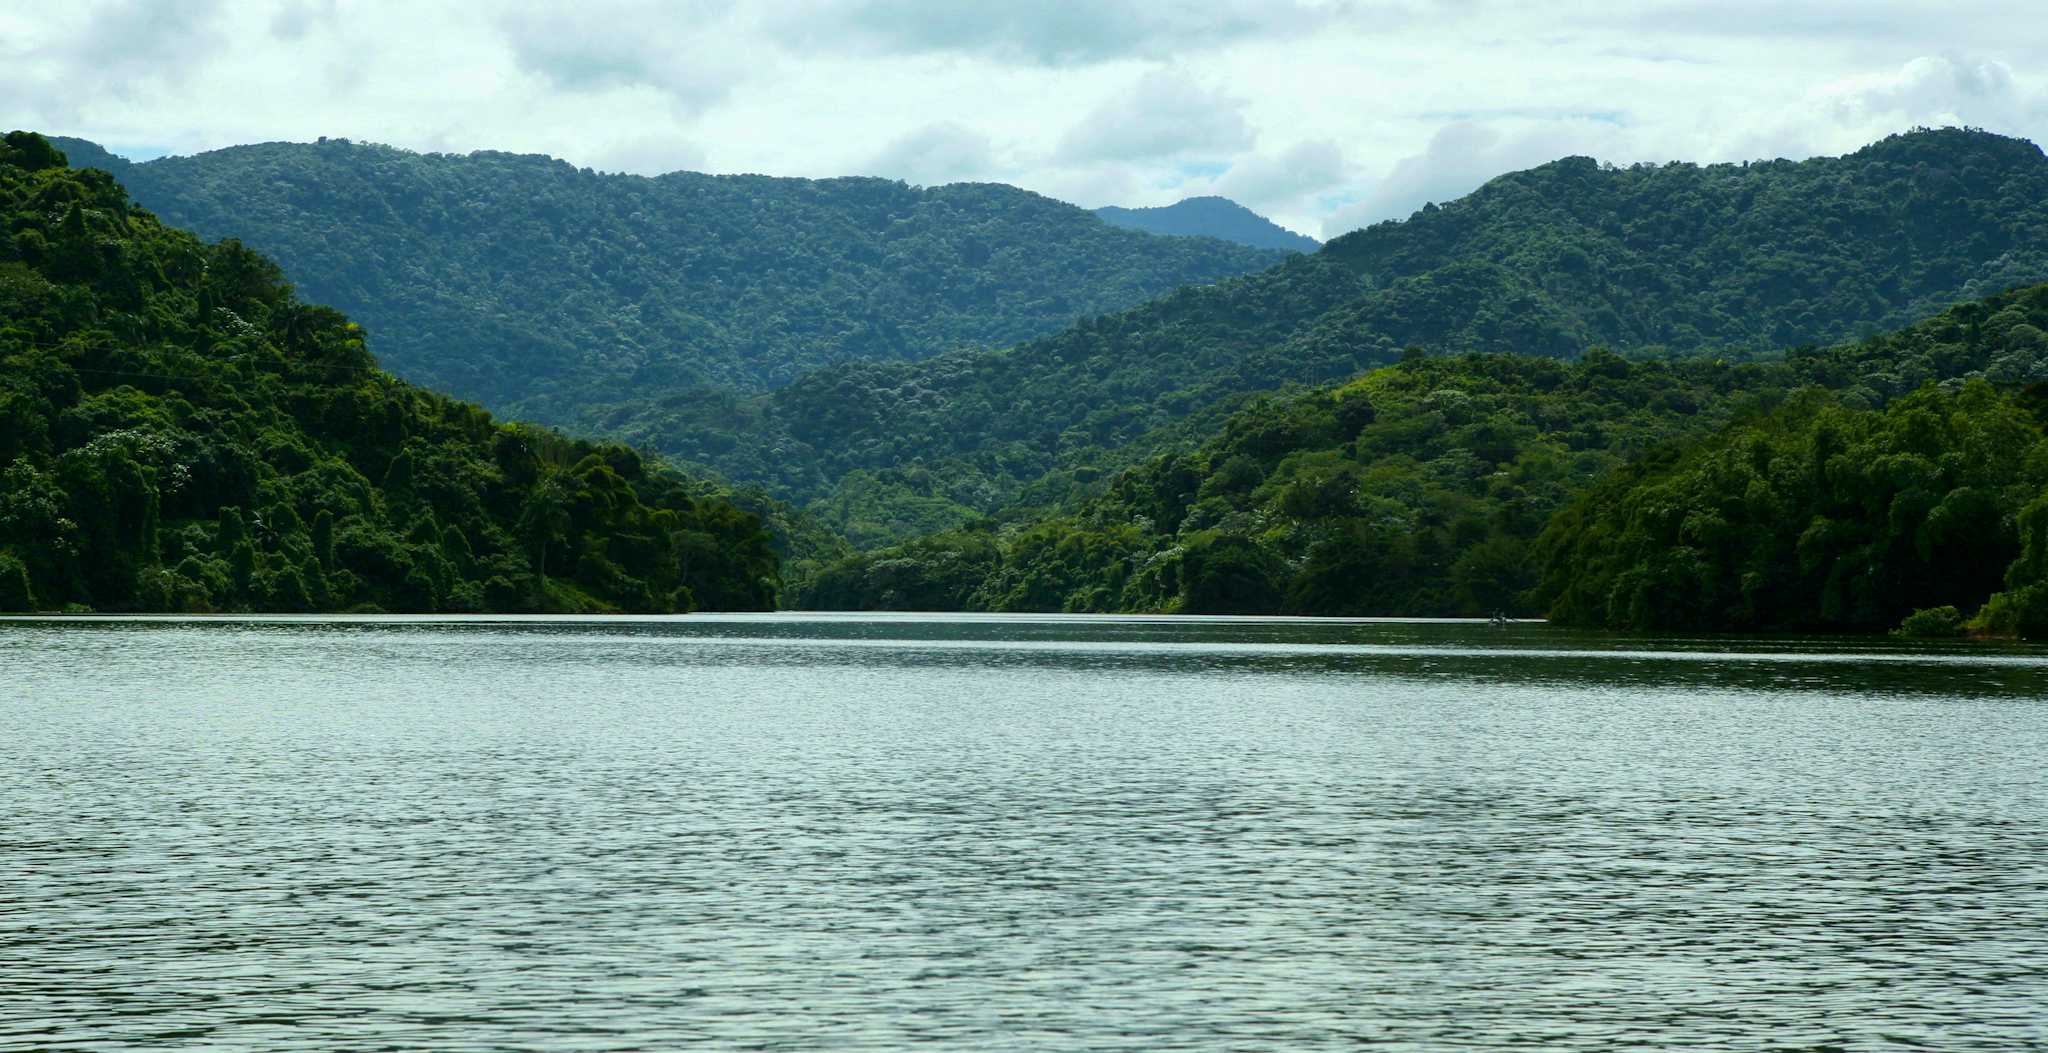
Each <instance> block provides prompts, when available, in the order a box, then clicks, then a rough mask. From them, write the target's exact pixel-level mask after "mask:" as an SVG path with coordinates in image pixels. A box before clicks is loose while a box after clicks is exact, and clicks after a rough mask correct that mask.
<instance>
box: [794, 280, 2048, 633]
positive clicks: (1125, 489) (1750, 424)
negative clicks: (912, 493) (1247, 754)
mask: <svg viewBox="0 0 2048 1053" xmlns="http://www.w3.org/2000/svg"><path fill="white" fill-rule="evenodd" d="M2044 329H2048V285H2043V286H2036V287H2032V288H2029V289H2024V290H2019V291H2015V292H2013V293H2009V294H2005V295H2001V296H1999V297H1995V298H1992V299H1990V300H1988V301H1984V302H1977V303H1970V304H1964V305H1961V306H1958V307H1956V308H1954V309H1952V310H1950V311H1947V312H1944V313H1943V314H1941V315H1939V316H1937V317H1935V318H1933V319H1930V320H1928V321H1926V322H1924V323H1921V324H1918V325H1915V326H1913V327H1910V328H1908V329H1906V330H1904V331H1902V332H1899V333H1895V334H1892V335H1889V336H1886V337H1883V338H1873V339H1870V340H1866V341H1863V342H1859V343H1852V344H1844V345H1840V346H1836V347H1832V348H1827V349H1815V348H1804V349H1799V350H1796V351H1794V352H1792V353H1791V354H1789V355H1786V356H1783V357H1782V358H1776V359H1767V360H1763V361H1754V362H1731V361H1728V360H1726V359H1723V358H1710V357H1705V356H1693V357H1687V358H1679V359H1675V360H1651V361H1634V362H1631V361H1629V360H1627V359H1624V358H1622V357H1620V356H1618V355H1615V354H1613V353H1611V352H1606V351H1596V352H1593V353H1590V354H1588V355H1586V356H1585V357H1583V358H1582V359H1580V360H1579V361H1577V362H1569V363H1568V362H1561V361H1558V360H1555V359H1549V358H1537V357H1531V356H1524V355H1496V354H1480V353H1472V354H1467V355H1463V356H1458V357H1439V356H1430V355H1423V354H1412V355H1410V356H1408V357H1407V358H1406V359H1404V360H1403V361H1402V362H1401V363H1400V364H1398V365H1395V366H1390V367H1385V368H1382V369H1379V370H1375V371H1372V372H1370V373H1367V374H1365V375H1364V376H1362V377H1359V378H1357V379H1355V380H1352V381H1350V382H1347V383H1343V384H1339V385H1335V386H1331V387H1325V388H1320V389H1315V390H1310V391H1302V392H1296V393H1292V394H1287V395H1282V396H1277V397H1271V398H1263V399H1260V400H1258V401H1256V402H1254V403H1253V404H1252V405H1250V406H1248V407H1247V408H1245V409H1244V410H1242V411H1240V412H1238V413H1236V414H1234V415H1233V416H1231V417H1230V419H1229V420H1228V421H1227V422H1226V423H1225V424H1224V426H1223V427H1222V428H1221V429H1219V430H1218V432H1217V433H1216V434H1214V435H1213V436H1212V437H1210V438H1209V439H1208V441H1206V442H1205V443H1203V444H1202V445H1201V446H1199V447H1198V448H1196V449H1194V450H1192V451H1189V452H1185V453H1170V454H1165V455H1162V456H1159V457H1157V458H1155V459H1153V460H1151V461H1150V462H1148V463H1146V464H1144V465H1142V466H1140V467H1138V468H1136V469H1133V470H1130V471H1127V472H1124V473H1120V474H1119V475H1117V476H1116V477H1115V478H1113V479H1112V480H1110V482H1109V483H1108V485H1107V486H1106V487H1105V488H1104V490H1103V492H1102V493H1101V494H1100V495H1098V496H1096V497H1094V498H1093V499H1091V500H1089V501H1087V502H1086V503H1084V504H1083V505H1082V506H1081V507H1080V508H1079V509H1078V510H1077V511H1076V512H1075V513H1073V514H1071V515H1063V516H1057V517H1052V518H1048V519H1044V520H1040V521H1037V522H1031V523H1027V524H1023V525H1020V526H1012V527H1007V528H998V527H997V526H996V525H995V524H992V523H984V524H981V525H980V526H979V527H978V528H973V529H962V530H956V531H951V532H947V533H942V534H938V535H935V536H932V537H927V538H922V539H919V540H916V541H913V542H909V543H907V544H904V545H902V546H899V547H897V548H892V549H886V550H883V551H880V552H874V553H868V554H863V555H860V556H856V557H853V558H849V559H846V560H843V561H841V562H839V563H837V564H834V565H833V566H831V567H829V568H827V569H826V570H825V571H824V572H823V573H821V574H819V575H818V576H817V578H816V579H815V581H813V582H811V583H810V585H809V586H808V587H807V590H806V592H805V594H804V596H803V602H804V603H805V604H806V605H809V606H815V607H821V608H849V609H862V608H869V609H872V608H881V609H888V608H898V609H941V610H958V609H965V610H999V611H1002V610H1007V611H1062V610H1064V611H1169V612H1181V613H1238V614H1263V613H1277V612H1290V613H1302V614H1326V615H1409V616H1412V615H1483V614H1488V613H1492V612H1496V611H1507V612H1510V613H1513V614H1519V615H1533V614H1540V613H1544V612H1545V611H1546V610H1554V612H1555V613H1556V614H1557V615H1559V616H1560V617H1563V618H1565V619H1566V620H1570V621H1575V622H1583V623H1592V624H1605V625H1617V626H1629V627H1641V628H1673V627H1689V628H1723V629H1725V628H1834V629H1873V628H1875V629H1882V628H1888V627H1891V626H1894V625H1897V624H1898V623H1899V621H1900V619H1901V618H1902V617H1903V616H1904V615H1905V614H1907V613H1909V612H1911V611H1912V610H1914V609H1915V608H1916V607H1936V606H1943V605H1954V606H1959V607H1961V608H1962V609H1963V610H1964V611H1968V610H1972V609H1975V608H1976V607H1977V606H1978V605H1979V604H1983V603H1985V602H1986V600H1987V598H1988V597H1990V596H1991V595H1992V593H1993V592H1995V591H1997V590H1998V589H1999V588H2000V587H2001V583H2002V582H2003V583H2004V584H2006V585H2009V586H2010V588H2011V590H2012V591H2011V593H2010V594H2009V595H2008V596H2007V597H2006V598H2005V599H2003V600H2000V601H1998V603H1997V604H1995V605H1994V607H1993V609H1992V611H1991V612H1990V613H1989V614H1987V617H1986V622H1985V624H1986V625H1987V626H1988V627H1992V628H1997V629H2001V630H2005V631H2013V630H2019V631H2024V632H2027V633H2029V634H2033V635H2043V634H2048V533H2044V531H2048V438H2044V431H2043V426H2044V424H2048V388H2044V387H2043V386H2042V385H2041V384H2040V383H2039V381H2041V380H2043V379H2048V336H2044V335H2043V332H2044ZM2028 384H2032V385H2033V386H2032V387H2028V386H2027V385H2028ZM1994 385H1995V386H1994ZM2008 568H2010V569H2008Z"/></svg>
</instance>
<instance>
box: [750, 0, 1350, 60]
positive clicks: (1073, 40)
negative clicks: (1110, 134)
mask: <svg viewBox="0 0 2048 1053" xmlns="http://www.w3.org/2000/svg"><path fill="white" fill-rule="evenodd" d="M778 6H779V10H778V12H777V15H776V17H775V19H774V22H773V24H774V26H775V27H776V28H777V29H778V30H779V32H780V33H781V34H782V35H783V36H784V37H785V38H786V39H789V40H791V41H793V42H795V43H797V44H798V45H800V46H802V47H806V48H816V47H820V46H824V47H843V46H847V45H849V44H852V45H855V46H860V47H865V48H868V49H872V50H874V51H876V52H878V53H883V54H890V53H895V54H904V53H912V54H915V53H924V52H950V53H955V54H967V55H976V56H984V57H988V58H992V59H995V60H998V61H1003V62H1018V63H1028V64H1036V65H1044V66H1076V65H1088V64H1093V63H1099V62H1110V61H1115V60H1118V59H1128V58H1171V57H1176V56H1180V55H1184V54H1186V53H1188V52H1190V51H1200V50H1207V49H1212V48H1217V47H1224V46H1228V45H1230V44H1233V43H1239V42H1243V41H1246V40H1256V39H1269V38H1277V39H1288V38H1293V37H1298V36H1300V35H1302V34H1305V33H1309V32H1312V31H1314V30H1316V29H1319V28H1322V27H1326V26H1328V25H1331V24H1333V23H1336V22H1338V21H1340V20H1345V19H1356V18H1358V17H1360V15H1361V14H1362V13H1363V12H1361V11H1360V10H1359V9H1358V7H1357V6H1356V5H1354V4H1351V3H1347V2H1329V0H1325V2H1299V0H1088V2H1075V3H1068V2H1054V3H1031V2H1024V3H963V2H961V0H800V2H796V3H787V4H782V5H778Z"/></svg>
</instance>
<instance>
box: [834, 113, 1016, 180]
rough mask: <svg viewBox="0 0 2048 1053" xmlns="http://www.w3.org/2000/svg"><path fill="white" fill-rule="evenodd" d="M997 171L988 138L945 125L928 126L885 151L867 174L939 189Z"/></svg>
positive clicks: (963, 127)
mask: <svg viewBox="0 0 2048 1053" xmlns="http://www.w3.org/2000/svg"><path fill="white" fill-rule="evenodd" d="M995 168H996V157H995V146H994V144H993V143H991V142H989V138H988V136H986V135H983V134H982V133H980V132H977V131H975V130H974V129H972V128H969V127H967V126H966V125H963V124H956V123H954V122H951V121H945V122H941V123H939V124H928V125H925V126H924V127H922V128H919V129H916V130H915V131H912V132H911V133H910V134H908V135H904V136H902V137H900V138H898V139H896V140H895V141H894V142H891V143H890V144H889V145H888V146H886V147H883V148H882V152H881V153H878V154H876V155H875V159H874V160H873V161H871V162H869V164H868V166H867V168H866V169H865V172H866V173H871V174H874V175H880V176H888V177H890V178H892V179H903V180H907V181H909V182H912V183H921V184H927V185H936V184H939V183H957V182H962V181H965V180H972V179H976V178H979V177H984V176H986V175H987V174H988V173H990V172H992V171H994V170H995Z"/></svg>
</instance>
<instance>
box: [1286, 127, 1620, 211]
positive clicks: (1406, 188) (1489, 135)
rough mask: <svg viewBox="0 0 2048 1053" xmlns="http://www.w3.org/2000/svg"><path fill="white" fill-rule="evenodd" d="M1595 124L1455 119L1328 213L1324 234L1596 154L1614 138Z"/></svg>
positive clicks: (1461, 195)
mask: <svg viewBox="0 0 2048 1053" xmlns="http://www.w3.org/2000/svg"><path fill="white" fill-rule="evenodd" d="M1599 123H1600V122H1592V121H1579V122H1555V123H1553V122H1544V123H1541V124H1538V125H1537V126H1535V127H1534V128H1531V129H1529V130H1525V131H1522V132H1519V133H1517V134H1512V135H1511V134H1506V133H1504V132H1502V131H1501V130H1500V129H1499V128H1498V127H1495V126H1494V125H1492V124H1488V123H1482V122H1475V121H1460V122H1457V123H1455V124H1448V125H1445V126H1444V127H1442V128H1440V129H1438V130H1437V132H1436V133H1435V134H1434V135H1432V136H1430V140H1429V143H1428V145H1427V146H1425V147H1424V148H1423V149H1422V151H1421V152H1420V153H1416V154H1411V155H1409V156H1407V157H1403V158H1401V159H1400V160H1398V161H1396V162H1394V164H1393V166H1392V167H1391V168H1389V169H1388V170H1387V173H1386V175H1385V176H1383V177H1382V178H1380V179H1379V180H1378V181H1377V182H1375V183H1374V184H1372V185H1371V187H1370V188H1369V189H1367V191H1366V192H1365V194H1364V196H1363V197H1361V198H1360V199H1359V200H1357V201H1355V202H1353V203H1352V204H1350V205H1348V206H1346V207H1344V208H1342V209H1340V210H1339V211H1337V212H1336V213H1335V214H1333V215H1332V216H1331V217H1330V218H1329V220H1328V221H1327V222H1326V223H1325V224H1324V227H1323V236H1324V237H1326V238H1334V237H1337V236H1338V235H1341V234H1345V233H1348V232H1350V231H1353V230H1356V229H1358V228H1359V227H1363V226H1368V225H1370V224H1372V223H1375V222H1378V221H1379V220H1383V219H1398V218H1401V217H1404V216H1407V215H1409V214H1410V213H1412V212H1414V211H1415V210H1417V209H1419V208H1421V207H1422V206H1423V205H1425V204H1429V203H1431V202H1443V201H1450V200H1454V199H1456V198H1460V197H1463V196H1465V195H1466V194H1469V193H1471V192H1472V191H1474V190H1477V189H1479V187H1481V186H1482V185H1484V184H1485V183H1486V182H1487V180H1490V179H1492V178H1493V177H1495V176H1497V175H1500V174H1502V173H1504V172H1512V171H1515V170H1517V169H1522V168H1528V167H1531V166H1533V165H1539V164H1542V163H1544V162H1546V161H1554V160H1556V159H1557V158H1559V157H1565V156H1570V155H1572V154H1578V153H1588V154H1594V155H1599V154H1601V153H1602V152H1603V151H1601V150H1599V149H1598V148H1597V145H1595V144H1597V143H1599V142H1600V141H1601V140H1603V139H1604V140H1607V141H1608V142H1610V143H1611V142H1613V141H1614V139H1615V138H1616V137H1615V136H1614V135H1613V134H1612V132H1613V131H1614V129H1612V127H1611V126H1609V127H1608V128H1606V129H1602V128H1600V127H1597V125H1598V124H1599Z"/></svg>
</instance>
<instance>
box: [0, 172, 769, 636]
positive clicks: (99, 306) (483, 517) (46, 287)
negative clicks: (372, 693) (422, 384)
mask: <svg viewBox="0 0 2048 1053" xmlns="http://www.w3.org/2000/svg"><path fill="white" fill-rule="evenodd" d="M695 489H696V488H695V487H694V486H693V485H692V484H691V483H689V482H688V481H687V480H685V479H682V478H680V477H678V476H676V475H674V474H672V473H669V472H666V471H663V470H660V469H657V468H655V467H653V466H650V465H648V464H646V463H644V462H643V461H642V460H641V458H640V457H639V456H638V455H637V454H635V453H634V452H633V451H631V450H628V449H626V448H624V447H621V446H616V445H608V446H597V445H591V444H588V443H581V442H573V441H570V440H567V439H564V438H562V437H560V436H558V435H555V434H553V433H551V432H547V431H543V430H540V429H537V428H533V427H528V426H519V425H505V424H500V423H497V422H494V421H493V420H492V419H491V417H490V415H489V414H487V413H485V412H484V411H483V410H481V409H479V408H477V407H476V406H474V405H470V404H467V403H462V402H456V401H453V400H451V399H448V398H444V397H442V396H439V395H435V394H432V393H429V392H427V391H423V390H421V389H419V388H416V387H413V386H411V385H409V384H406V383H404V382H401V381H399V380H396V379H394V378H393V377H391V376H390V375H389V374H387V373H384V372H383V371H381V370H379V369H378V368H377V366H376V363H375V361H374V360H373V359H372V358H371V356H370V353H369V352H368V350H367V349H366V347H365V342H364V334H363V332H362V330H360V329H358V328H357V327H356V326H355V325H354V324H353V323H351V322H350V321H349V320H348V319H347V318H346V317H345V316H343V315H342V314H341V313H339V312H337V311H335V310H333V309H331V308H327V307H320V306H314V305H311V304H307V303H305V302H302V301H301V300H299V299H298V298H297V297H296V296H295V295H294V293H293V290H292V287H291V286H290V285H289V284H287V283H286V282H285V281H284V280H283V278H282V276H281V273H280V271H279V269H278V267H277V266H276V265H275V264H273V263H272V262H271V261H270V260H268V259H266V258H264V257H262V256H260V255H257V254H256V253H254V252H252V251H250V250H249V249H247V248H245V247H243V246H242V245H241V244H240V243H237V242H234V241H225V242H221V243H219V244H215V245H208V244H205V243H203V242H201V241H200V240H199V239H197V238H195V237H193V236H192V235H190V234H187V233H185V232H183V231H180V230H176V229H172V228H169V227H166V226H164V225H162V224H160V223H159V222H158V221H157V219H156V218H155V217H154V216H152V215H151V214H149V213H148V212H145V211H142V210H140V209H138V208H136V207H135V206H134V205H133V204H132V203H131V202H130V201H129V199H128V197H127V195H126V194H125V193H124V192H123V190H122V188H121V187H120V186H119V185H118V184H117V183H116V182H115V181H114V180H113V179H112V178H111V177H109V176H108V175H107V174H106V173H105V172H102V171H94V170H81V169H76V168H67V167H66V166H65V159H64V156H63V154H61V153H60V152H58V151H57V150H55V149H54V148H52V147H51V146H50V144H49V143H48V142H46V141H45V140H43V139H42V138H41V137H39V136H36V135H32V134H29V133H25V132H14V133H10V134H9V135H8V136H7V137H6V140H5V145H4V147H0V611H21V610H35V609H43V610H62V609H72V610H77V609H93V610H99V611H217V610H220V611H238V610H256V611H314V610H320V611H327V610H352V609H377V610H387V611H608V610H625V611H646V612H669V611H677V610H690V609H693V608H707V609H760V608H764V607H766V606H769V605H770V604H772V602H773V598H774V594H775V589H776V587H777V580H776V579H777V573H778V572H777V564H776V558H775V555H774V553H773V552H772V551H771V548H770V540H769V538H768V536H767V533H766V532H765V531H764V530H763V529H762V527H761V523H760V520H758V519H757V518H756V517H754V516H753V515H751V514H748V513H745V512H742V511H740V510H739V509H737V508H735V507H733V506H732V505H731V504H729V503H727V502H725V501H722V500H717V499H713V498H710V497H705V496H701V495H698V494H696V493H693V491H694V490H695Z"/></svg>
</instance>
